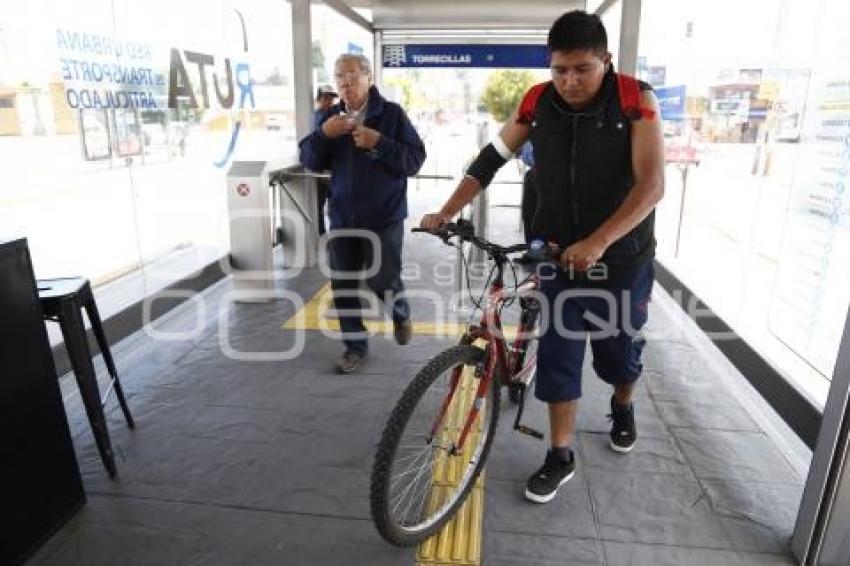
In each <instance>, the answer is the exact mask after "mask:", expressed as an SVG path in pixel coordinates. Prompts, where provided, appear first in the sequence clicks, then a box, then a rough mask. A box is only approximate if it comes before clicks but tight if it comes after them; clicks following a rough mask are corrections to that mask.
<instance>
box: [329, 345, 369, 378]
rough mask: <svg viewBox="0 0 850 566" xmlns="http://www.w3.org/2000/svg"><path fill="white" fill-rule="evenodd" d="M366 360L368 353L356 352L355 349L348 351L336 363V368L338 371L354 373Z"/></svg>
mask: <svg viewBox="0 0 850 566" xmlns="http://www.w3.org/2000/svg"><path fill="white" fill-rule="evenodd" d="M364 361H366V354H365V353H363V354H361V353H360V352H355V351H354V350H348V351H346V352H345V353H344V354H343V355H342V356H340V358H339V359H338V360H337V361H336V364H334V370H336V372H337V373H352V372H354V371H357V369H358V368H359V367H360V366H362V365H363V362H364Z"/></svg>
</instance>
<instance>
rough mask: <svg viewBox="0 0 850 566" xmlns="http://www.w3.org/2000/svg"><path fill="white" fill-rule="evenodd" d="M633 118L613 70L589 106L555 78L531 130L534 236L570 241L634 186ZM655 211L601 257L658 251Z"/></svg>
mask: <svg viewBox="0 0 850 566" xmlns="http://www.w3.org/2000/svg"><path fill="white" fill-rule="evenodd" d="M631 128H632V127H631V122H630V121H629V119H628V118H627V117H626V115H625V114H624V112H623V109H622V107H621V104H620V97H619V93H618V92H617V81H616V75H615V73H614V71H613V69H611V70H609V71H608V73H606V75H605V78H604V79H603V82H602V87H601V89H600V91H599V93H597V95H596V97H595V98H594V100H593V102H592V103H591V104H590V106H589V107H588V108H587V109H585V110H582V111H575V110H572V109H570V108H569V107H568V106H567V104H566V103H565V102H564V101H563V99H561V97H560V96H559V95H558V93H557V91H556V90H555V87H554V86H553V85H552V83H549V84H548V85H547V86H546V88H545V90H544V91H543V92H542V93H541V95H540V98H539V99H538V100H537V106H536V108H535V113H534V122H533V123H532V130H531V144H532V146H533V148H534V170H535V175H536V180H537V191H538V200H537V210H536V211H535V214H534V218H533V220H532V222H531V226H532V235H533V236H535V237H540V238H543V239H545V240H547V241H553V242H557V243H558V244H560V245H562V246H568V245H570V244H573V243H575V242H577V241H579V240H581V239H583V238H586V237H587V236H589V235H590V234H591V233H593V232H594V231H595V230H596V229H597V228H599V226H600V225H602V223H603V222H605V220H607V219H608V218H609V217H611V216H612V215H613V214H614V212H615V211H616V210H617V208H619V206H620V205H621V204H622V203H623V200H625V198H626V195H627V194H628V192H629V191H630V190H631V188H632V186H633V185H634V173H633V171H632V144H631ZM654 223H655V212H654V211H653V212H652V213H650V214H649V216H647V218H646V219H644V220H643V221H642V222H641V223H640V224H638V225H637V226H636V227H635V228H634V229H633V230H632V231H631V232H629V233H628V234H626V235H625V236H623V237H622V238H621V239H619V240H617V241H616V242H614V243H613V244H611V246H609V247H608V249H607V251H606V252H605V255H603V256H602V259H601V261H602V262H604V263H606V264H608V265H609V266H612V267H614V266H617V267H630V266H633V265H636V264H638V263H640V262H642V261H644V260H646V259H649V258H651V257H653V255H654V254H655V236H654Z"/></svg>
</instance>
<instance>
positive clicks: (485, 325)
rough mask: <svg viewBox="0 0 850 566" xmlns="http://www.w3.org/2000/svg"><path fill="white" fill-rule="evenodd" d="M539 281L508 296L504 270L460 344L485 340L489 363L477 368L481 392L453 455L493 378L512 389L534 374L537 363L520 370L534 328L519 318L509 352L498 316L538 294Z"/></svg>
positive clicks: (456, 376)
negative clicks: (525, 344) (512, 303)
mask: <svg viewBox="0 0 850 566" xmlns="http://www.w3.org/2000/svg"><path fill="white" fill-rule="evenodd" d="M538 284H539V280H538V277H537V274H536V273H535V274H532V275H531V276H530V277H529V278H528V280H527V281H525V282H524V283H523V284H522V285H520V286H519V287H517V288H516V290H514V291H512V292H505V285H504V282H503V279H502V273H501V268H500V269H499V273H498V274H497V276H496V279H495V280H494V281H493V283H492V284H491V285H490V288H489V289H488V291H487V304H486V305H485V308H484V312H483V313H482V315H481V321H480V322H479V323H478V324H477V325H472V326H470V327H469V330H468V331H467V333H466V334H465V335H464V336H463V337H462V338H461V343H463V344H472V343H473V342H474V341H476V340H479V339H481V340H484V341H485V342H486V343H487V347H486V348H485V350H484V351H485V352H487V359H486V360H485V363H484V367H483V371H480V370H479V369H478V368H476V374H477V376H478V377H479V383H478V389H477V391H476V392H475V400H474V401H473V403H472V408H471V409H470V411H469V414H468V415H467V416H466V421H465V422H464V425H463V429H462V430H461V434H460V437H459V438H458V441H457V444H455V445H454V446H452V447H451V450H450V453H451V454H453V455H454V454H458V453H460V452H461V451H462V450H463V444H464V442H465V441H466V437H467V436H468V434H469V431H470V429H471V428H472V423H474V422H475V419H476V418H477V417H478V413H479V412H480V410H481V406H482V404H483V403H484V397H485V396H486V395H487V389H488V388H489V387H490V383H491V382H492V381H493V379H494V376H495V375H498V376H499V379H500V381H499V385H509V384H510V383H512V382H514V381H518V380H521V379H523V378H524V377H525V376H526V375H527V373H528V372H529V371H531V367H532V363H533V362H534V359H532V360H531V361H530V362H528V363H526V364H525V365H524V366H523V367H520V356H521V355H522V354H523V353H524V348H523V341H527V340H528V334H529V333H530V332H531V331H533V324H531V325H529V324H527V322H526V320H525V318H524V317H520V324H519V326H518V328H517V334H516V336H515V337H514V341H513V346H512V347H511V350H510V352H508V351H507V342H506V340H505V336H504V334H503V332H502V320H501V317H500V315H499V312H500V311H501V307H502V305H504V303H505V302H506V301H508V300H510V299H512V298H514V297H520V298H521V297H524V296H525V295H528V294H531V293H533V292H535V291H536V290H537V288H538ZM462 371H463V367H462V366H458V367H456V368H454V370H453V372H452V377H451V382H450V384H449V391H448V392H447V393H446V397H445V399H443V403H442V405H441V406H440V410H439V412H438V413H437V418H436V420H435V422H434V426H433V427H432V428H431V437H432V438H433V437H434V436H435V435H436V434H437V431H438V430H439V428H440V425H441V424H442V422H443V418H444V417H445V414H446V410H447V409H448V407H449V405H450V404H451V401H452V398H453V397H454V394H455V391H456V390H457V386H458V383H460V376H461V372H462Z"/></svg>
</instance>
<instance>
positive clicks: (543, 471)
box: [525, 450, 576, 503]
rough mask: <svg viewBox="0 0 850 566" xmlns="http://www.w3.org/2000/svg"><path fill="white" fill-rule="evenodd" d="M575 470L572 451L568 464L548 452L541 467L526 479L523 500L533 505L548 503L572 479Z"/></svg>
mask: <svg viewBox="0 0 850 566" xmlns="http://www.w3.org/2000/svg"><path fill="white" fill-rule="evenodd" d="M575 470H576V458H575V455H574V454H573V452H572V450H570V461H569V462H564V461H563V460H561V459H560V458H559V457H558V456H556V455H555V453H554V452H552V451H551V450H549V451H548V452H547V453H546V460H545V461H544V462H543V466H542V467H541V468H540V469H539V470H537V471H536V472H534V475H533V476H531V477H530V478H528V482H527V483H526V484H525V498H526V499H528V500H529V501H533V502H535V503H549V502H550V501H552V499H554V498H555V495H556V494H557V493H558V488H559V487H561V486H562V485H564V484H565V483H567V482H568V481H569V480H570V478H572V477H573V473H575Z"/></svg>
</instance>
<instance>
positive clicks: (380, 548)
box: [30, 496, 414, 566]
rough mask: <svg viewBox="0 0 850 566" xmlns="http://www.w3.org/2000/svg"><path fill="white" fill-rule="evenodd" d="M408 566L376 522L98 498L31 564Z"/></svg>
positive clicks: (408, 553) (404, 553) (410, 558)
mask: <svg viewBox="0 0 850 566" xmlns="http://www.w3.org/2000/svg"><path fill="white" fill-rule="evenodd" d="M116 561H120V563H122V564H131V565H139V566H142V565H145V566H147V565H150V564H163V565H164V564H222V565H244V566H253V565H270V566H271V565H280V564H286V565H287V566H288V565H305V566H307V565H311V566H312V565H314V564H380V565H405V566H407V565H409V564H413V562H414V550H413V549H397V548H394V547H391V546H389V545H387V544H386V543H384V542H383V541H382V540H381V539H379V538H378V535H377V533H376V532H375V530H374V528H373V527H372V525H371V523H370V522H369V521H363V520H346V519H336V518H332V517H308V516H294V515H286V514H280V513H267V512H263V511H254V510H243V509H232V508H221V507H214V506H209V505H195V504H183V503H173V502H163V501H149V500H148V501H146V500H139V499H135V498H126V497H98V496H94V497H91V498H90V499H89V502H88V504H87V506H86V508H85V509H84V511H83V512H81V513H80V514H79V515H77V516H76V517H75V518H74V519H72V521H71V523H70V524H69V525H68V526H67V527H66V528H65V529H63V531H62V532H60V533H59V534H57V535H56V536H54V537H53V539H51V540H50V541H49V542H48V544H46V545H45V546H44V547H43V548H42V549H41V550H40V551H39V553H38V554H37V555H36V556H35V557H34V559H33V560H31V561H30V564H38V565H42V564H43V565H62V566H69V565H80V566H98V565H101V564H102V565H112V564H115V563H116Z"/></svg>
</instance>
